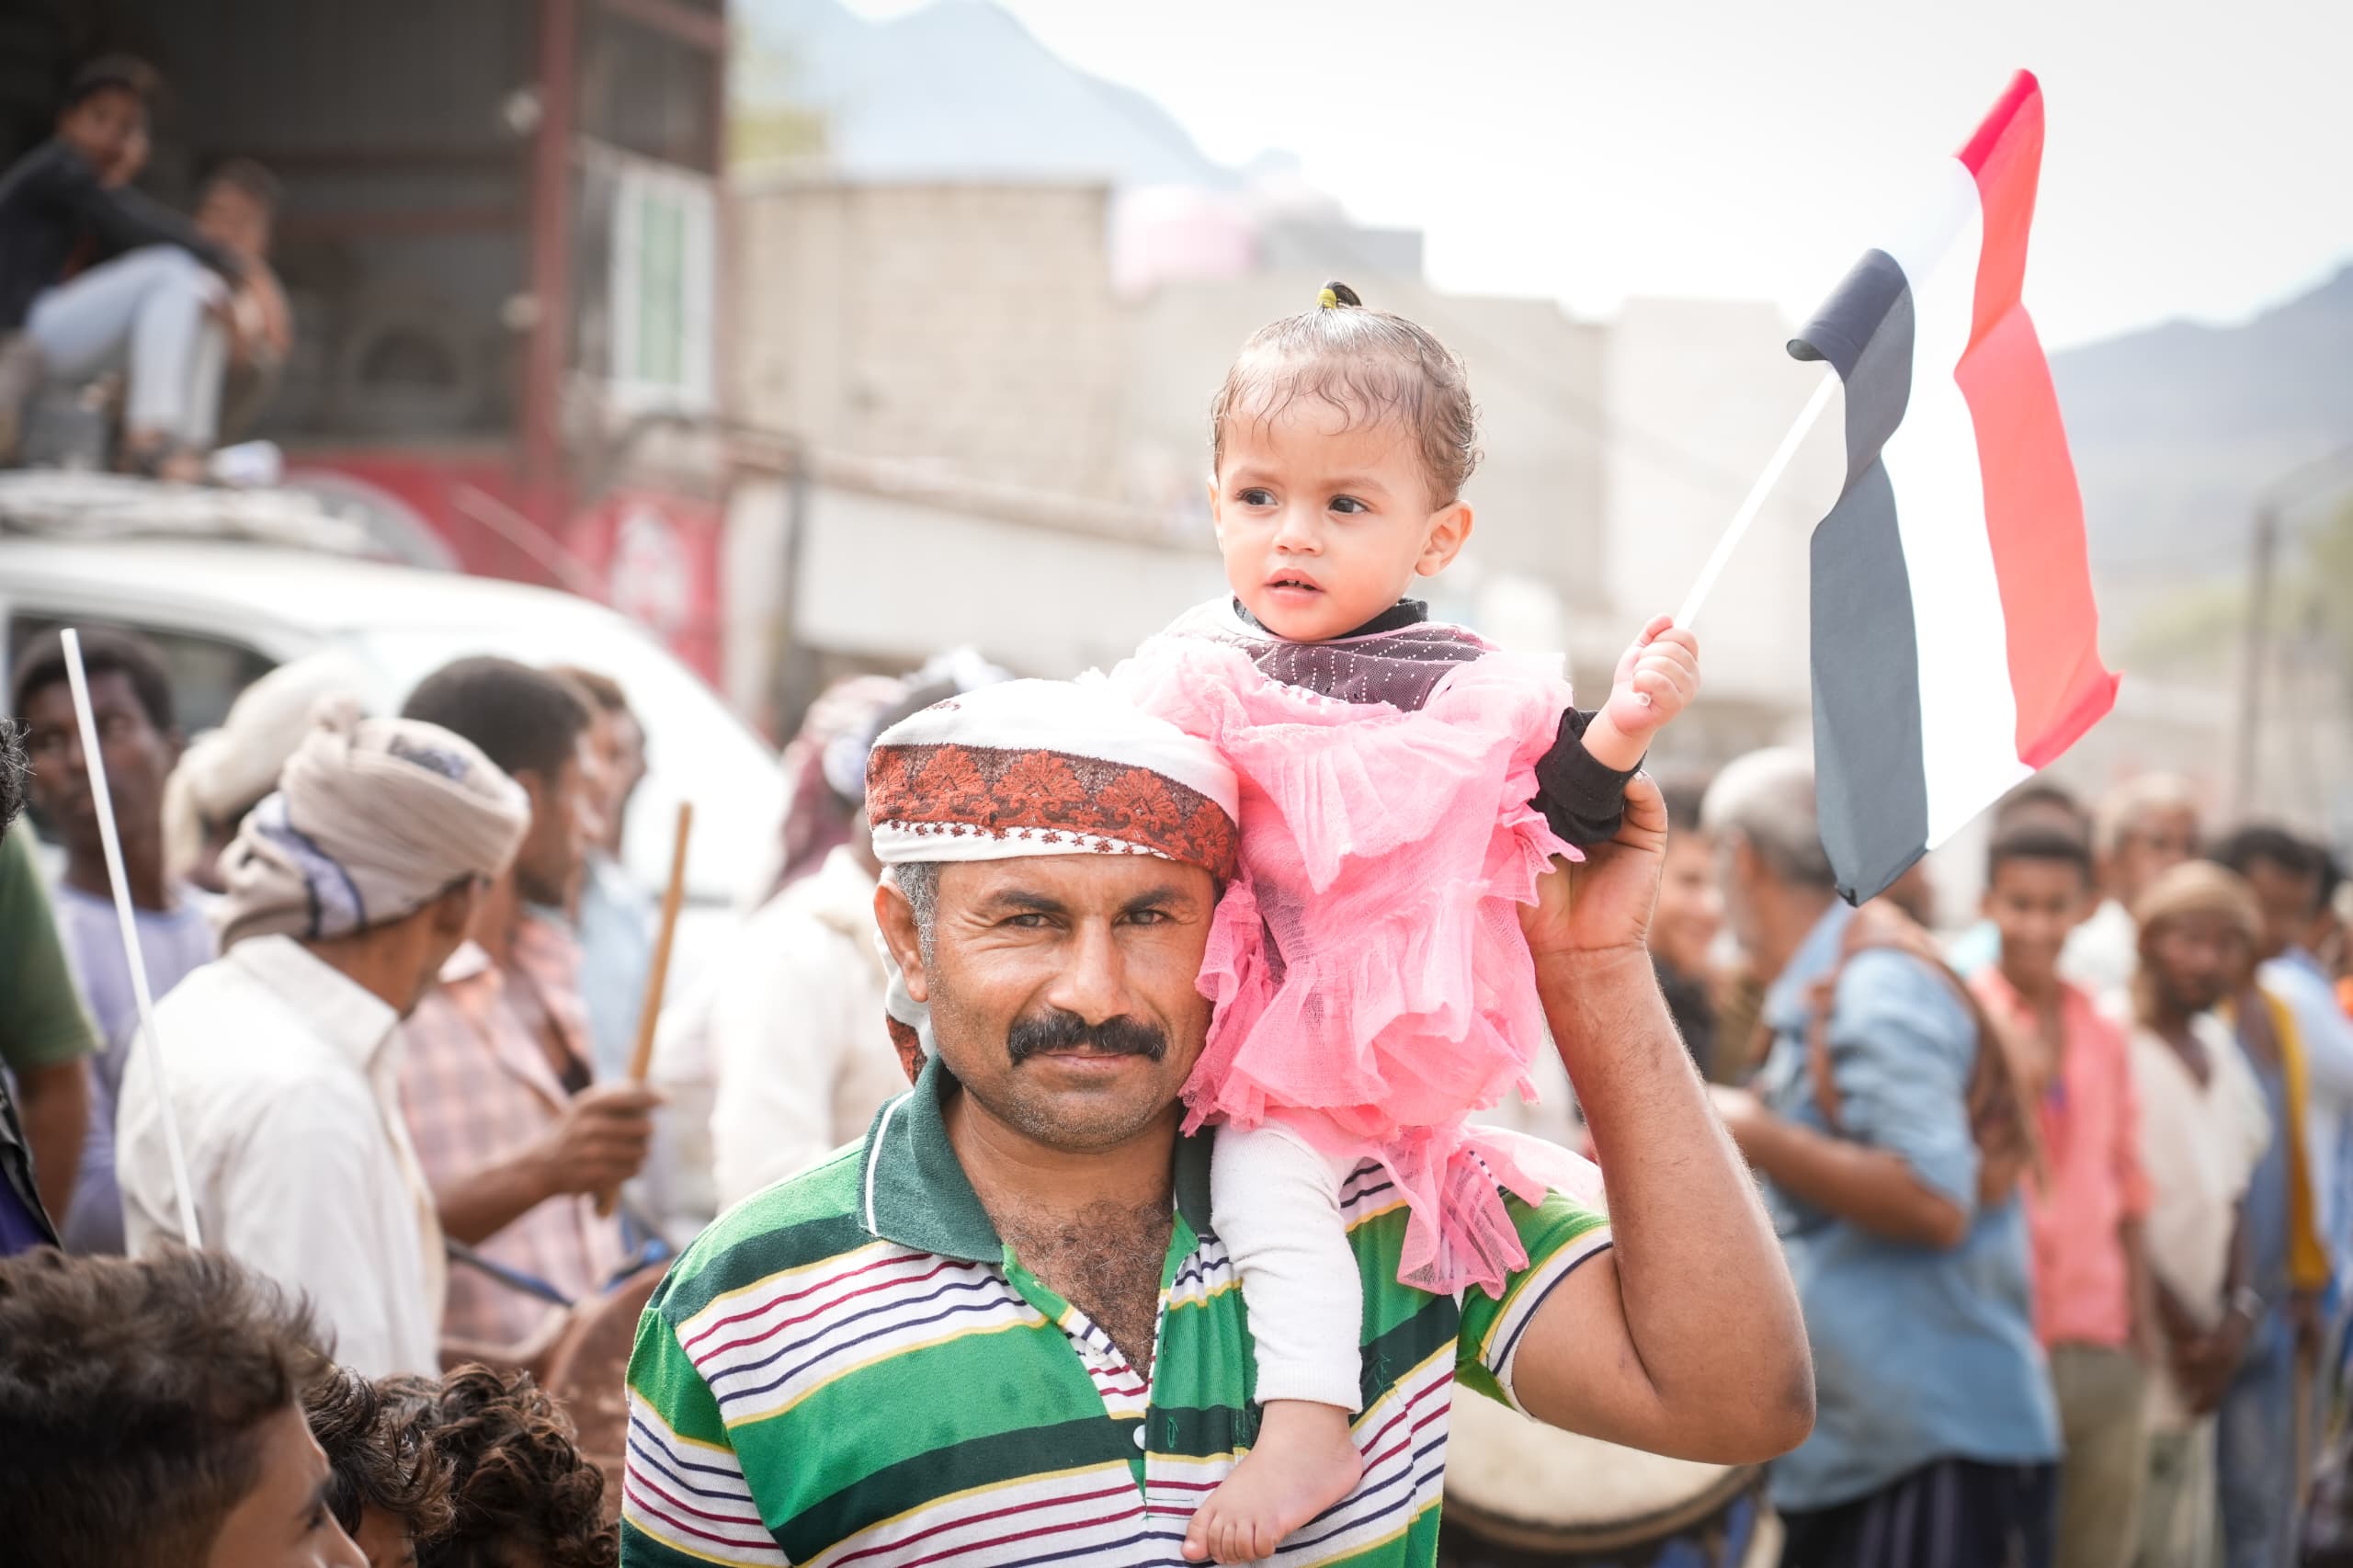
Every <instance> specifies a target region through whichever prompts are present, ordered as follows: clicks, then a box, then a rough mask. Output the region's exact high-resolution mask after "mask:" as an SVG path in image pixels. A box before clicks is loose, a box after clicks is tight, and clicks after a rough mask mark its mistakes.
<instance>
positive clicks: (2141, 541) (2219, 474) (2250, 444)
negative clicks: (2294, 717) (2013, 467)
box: [2051, 266, 2353, 590]
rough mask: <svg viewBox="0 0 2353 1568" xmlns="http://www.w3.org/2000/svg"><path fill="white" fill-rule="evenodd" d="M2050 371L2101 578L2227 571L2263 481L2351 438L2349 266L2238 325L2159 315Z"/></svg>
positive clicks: (2240, 553)
mask: <svg viewBox="0 0 2353 1568" xmlns="http://www.w3.org/2000/svg"><path fill="white" fill-rule="evenodd" d="M2051 373H2052V381H2053V382H2054V383H2055V384H2056V386H2057V388H2058V392H2059V406H2060V411H2061V413H2062V414H2063V415H2064V416H2065V419H2066V422H2067V438H2068V443H2069V445H2070V446H2071V447H2072V448H2073V449H2074V450H2075V471H2076V473H2077V476H2078V477H2079V479H2080V480H2081V482H2082V483H2083V490H2084V513H2085V521H2086V528H2088V530H2089V532H2090V534H2091V544H2092V559H2093V562H2094V564H2095V566H2097V568H2098V569H2099V570H2100V573H2101V575H2102V576H2103V578H2104V579H2108V580H2111V581H2115V582H2117V583H2118V584H2119V585H2120V586H2123V587H2126V588H2127V589H2128V590H2139V589H2144V588H2146V589H2154V588H2160V587H2163V586H2165V585H2171V584H2176V583H2187V582H2190V581H2194V580H2199V579H2206V578H2211V577H2214V576H2217V575H2222V574H2237V573H2239V572H2242V571H2244V570H2245V563H2246V552H2247V540H2248V531H2249V525H2250V521H2251V518H2252V517H2253V514H2254V511H2255V507H2256V499H2257V497H2258V495H2259V494H2261V493H2262V491H2263V490H2264V489H2265V487H2266V486H2268V485H2269V484H2270V483H2273V482H2274V481H2276V480H2277V479H2279V477H2280V476H2281V475H2283V474H2285V473H2287V472H2290V470H2292V469H2295V468H2296V467H2298V466H2299V465H2301V464H2304V463H2308V462H2311V461H2313V460H2314V459H2316V458H2320V457H2324V456H2325V455H2326V454H2328V453H2330V452H2333V451H2336V450H2338V449H2342V448H2344V447H2346V446H2347V445H2348V444H2353V266H2347V267H2345V268H2344V269H2342V270H2341V271H2339V272H2338V273H2337V274H2336V277H2334V278H2330V279H2329V280H2328V281H2326V282H2325V283H2323V284H2321V285H2320V286H2319V287H2318V288H2316V289H2313V290H2312V291H2311V292H2309V293H2306V294H2302V295H2300V296H2298V297H2297V298H2295V299H2292V300H2290V301H2286V302H2285V303H2283V304H2279V305H2276V306H2274V307H2272V308H2271V309H2270V310H2268V311H2265V312H2262V313H2261V314H2259V315H2256V316H2255V317H2253V318H2252V319H2250V320H2248V321H2246V322H2244V323H2241V324H2238V325H2235V326H2202V325H2199V324H2194V323H2189V322H2167V323H2165V324H2164V325H2162V326H2154V327H2150V328H2147V329H2146V330H2144V331H2141V332H2134V333H2127V334H2126V335H2123V336H2121V337H2114V338H2109V339H2108V340H2107V341H2105V342H2101V343H2094V344H2088V345H2086V346H2085V347H2080V348H2073V349H2069V350H2067V351H2066V352H2064V353H2062V354H2054V355H2052V358H2051ZM2287 564H2288V566H2289V569H2290V570H2291V571H2292V570H2294V568H2295V562H2294V561H2293V560H2292V559H2291V560H2290V562H2288V563H2287Z"/></svg>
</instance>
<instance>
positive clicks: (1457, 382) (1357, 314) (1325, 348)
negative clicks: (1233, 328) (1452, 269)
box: [1210, 282, 1479, 506]
mask: <svg viewBox="0 0 2353 1568" xmlns="http://www.w3.org/2000/svg"><path fill="white" fill-rule="evenodd" d="M1301 397H1314V398H1321V399H1322V400H1323V401H1324V402H1325V403H1330V404H1331V405H1332V406H1333V407H1334V408H1336V409H1338V410H1339V411H1340V414H1341V416H1342V418H1343V419H1345V420H1346V421H1347V423H1348V424H1349V425H1353V424H1355V423H1356V422H1357V421H1358V420H1366V421H1370V422H1374V423H1378V422H1379V421H1381V420H1384V419H1394V420H1396V421H1398V422H1399V423H1401V424H1403V425H1404V426H1405V427H1406V428H1407V429H1409V430H1411V431H1413V432H1414V435H1415V439H1416V440H1418V441H1419V442H1420V443H1421V451H1422V468H1423V472H1424V474H1425V475H1426V477H1427V479H1428V481H1429V486H1430V496H1431V500H1432V502H1433V504H1434V505H1436V506H1450V505H1451V504H1453V503H1454V502H1455V501H1456V500H1458V499H1460V498H1461V494H1462V487H1463V485H1464V484H1465V483H1469V481H1470V478H1471V472H1472V470H1473V469H1475V468H1477V467H1478V466H1479V409H1478V405H1477V404H1475V403H1472V401H1471V384H1470V378H1469V376H1468V375H1467V374H1466V373H1465V372H1464V370H1463V368H1462V361H1461V359H1460V358H1457V357H1456V356H1455V353H1454V351H1453V350H1452V349H1450V348H1449V347H1447V346H1446V345H1445V344H1443V343H1440V342H1439V341H1438V339H1437V338H1436V337H1433V336H1432V335H1430V334H1429V332H1428V331H1427V329H1426V328H1423V327H1420V326H1416V325H1415V324H1414V323H1412V322H1409V321H1407V320H1406V319H1405V318H1404V317H1403V316H1401V315H1395V314H1392V313H1391V312H1388V311H1373V310H1367V309H1365V308H1364V301H1362V300H1360V299H1358V297H1357V291H1356V290H1353V289H1351V288H1349V287H1348V286H1347V284H1345V283H1340V282H1331V283H1326V284H1325V285H1324V290H1323V292H1322V294H1320V295H1319V296H1318V297H1317V300H1316V304H1315V306H1314V308H1313V309H1312V310H1307V311H1302V312H1300V313H1299V314H1297V315H1295V316H1284V317H1282V318H1281V319H1280V320H1279V321H1272V322H1268V323H1267V324H1266V325H1265V326H1262V327H1260V328H1259V329H1258V330H1257V331H1256V332H1255V333H1253V334H1252V335H1251V336H1250V341H1249V342H1247V343H1245V344H1244V345H1243V346H1242V352H1241V354H1240V355H1239V356H1237V357H1236V358H1235V359H1234V361H1233V369H1230V370H1228V371H1226V373H1225V384H1224V385H1223V386H1222V387H1220V388H1218V392H1217V401H1216V402H1215V403H1211V405H1210V470H1211V472H1212V473H1214V472H1217V468H1218V465H1219V464H1220V463H1221V462H1222V461H1223V460H1224V458H1225V426H1226V421H1227V420H1229V419H1233V418H1237V417H1239V418H1245V419H1271V418H1273V417H1275V416H1276V415H1279V414H1280V413H1281V412H1282V411H1283V410H1284V409H1286V408H1288V407H1289V406H1290V403H1292V401H1293V400H1294V399H1297V398H1301ZM1345 427H1346V426H1344V428H1345Z"/></svg>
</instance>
